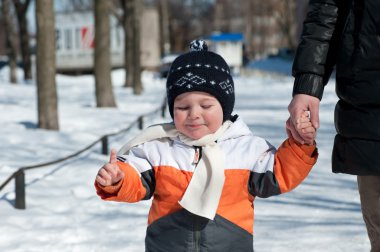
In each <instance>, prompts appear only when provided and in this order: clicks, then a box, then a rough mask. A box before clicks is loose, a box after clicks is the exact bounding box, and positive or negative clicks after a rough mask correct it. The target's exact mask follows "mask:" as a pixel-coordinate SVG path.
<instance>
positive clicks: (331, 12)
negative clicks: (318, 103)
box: [292, 0, 349, 99]
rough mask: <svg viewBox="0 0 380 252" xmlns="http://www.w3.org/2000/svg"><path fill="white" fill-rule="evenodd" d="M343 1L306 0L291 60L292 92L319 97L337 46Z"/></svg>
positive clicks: (330, 71)
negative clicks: (297, 39)
mask: <svg viewBox="0 0 380 252" xmlns="http://www.w3.org/2000/svg"><path fill="white" fill-rule="evenodd" d="M345 1H346V0H311V1H310V3H309V8H308V12H307V16H306V19H305V21H304V23H303V30H302V34H301V38H300V42H299V45H298V47H297V51H296V54H295V58H294V62H293V69H292V74H293V76H294V77H295V81H294V86H293V95H295V94H308V95H311V96H315V97H317V98H319V99H322V95H323V90H324V86H325V85H326V84H327V82H328V80H329V78H330V76H331V73H332V71H333V68H334V65H335V62H336V51H337V46H338V44H339V43H338V42H339V39H340V37H341V32H342V28H343V25H344V22H345V19H346V14H347V8H346V7H347V4H346V3H345ZM347 2H349V1H347Z"/></svg>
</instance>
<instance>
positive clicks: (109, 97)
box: [94, 0, 116, 107]
mask: <svg viewBox="0 0 380 252" xmlns="http://www.w3.org/2000/svg"><path fill="white" fill-rule="evenodd" d="M110 4H111V2H110V1H104V0H95V6H94V16H95V53H94V70H95V87H96V88H95V93H96V106H97V107H116V102H115V98H114V95H113V91H112V79H111V53H110V10H111V6H110Z"/></svg>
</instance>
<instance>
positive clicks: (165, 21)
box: [158, 0, 170, 56]
mask: <svg viewBox="0 0 380 252" xmlns="http://www.w3.org/2000/svg"><path fill="white" fill-rule="evenodd" d="M158 10H159V13H160V34H161V37H160V50H161V56H162V55H166V54H169V53H170V30H169V6H168V0H158Z"/></svg>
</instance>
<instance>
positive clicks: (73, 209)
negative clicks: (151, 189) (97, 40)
mask: <svg viewBox="0 0 380 252" xmlns="http://www.w3.org/2000/svg"><path fill="white" fill-rule="evenodd" d="M287 67H288V68H287V69H290V68H289V66H287ZM285 71H286V70H285ZM112 77H113V85H114V93H115V96H116V99H117V104H118V108H101V109H100V108H96V107H95V90H94V79H93V77H92V76H76V77H69V76H63V75H57V86H58V95H59V121H60V131H58V132H56V131H46V130H41V129H37V128H36V124H37V104H36V87H35V85H34V84H33V83H32V84H17V85H12V84H10V83H8V81H7V79H8V78H7V69H6V68H3V69H2V70H1V71H0V113H1V117H0V118H1V119H0V129H1V130H0V143H1V144H0V184H2V183H3V181H5V180H6V179H7V178H8V177H9V176H10V175H11V174H12V173H13V172H14V171H16V170H17V168H18V167H21V166H26V165H33V164H38V163H42V162H46V161H51V160H54V159H57V158H61V157H64V156H67V155H69V154H72V153H74V152H76V151H77V150H80V149H81V148H83V147H85V146H87V145H88V144H90V143H91V142H93V141H95V140H96V139H98V138H99V137H100V136H101V135H103V134H107V133H112V132H116V131H118V130H120V129H122V128H125V127H127V126H128V124H129V123H130V122H132V121H133V120H135V119H136V118H137V117H138V116H139V115H141V114H144V113H148V112H150V111H152V110H154V109H156V108H157V107H158V106H160V105H161V103H162V101H163V98H164V95H165V83H164V81H163V80H160V79H158V78H156V77H155V75H154V74H152V73H149V72H145V73H144V75H143V83H144V87H145V91H144V93H143V94H142V95H141V96H133V95H132V92H131V90H130V89H125V88H123V87H122V83H123V71H120V70H117V71H114V72H113V75H112ZM292 80H293V79H292V78H291V77H289V76H280V75H278V74H276V75H273V76H271V75H262V76H259V75H251V76H249V77H244V76H240V77H235V89H236V99H237V102H236V107H235V108H236V109H235V112H236V113H237V114H239V115H240V116H242V117H243V119H244V120H245V122H246V123H247V124H248V125H249V126H250V128H251V129H252V131H253V132H254V133H255V134H257V135H259V136H262V137H264V138H266V139H267V140H268V141H269V142H271V143H272V144H273V145H276V146H278V145H280V144H281V142H282V141H283V140H284V139H285V138H286V133H285V128H284V125H285V121H286V119H287V117H288V112H287V105H288V103H289V101H290V99H291V90H292ZM332 82H333V81H332ZM335 102H336V96H335V94H334V85H333V83H330V84H329V85H328V86H327V88H326V89H325V94H324V98H323V101H322V104H321V112H320V119H321V128H320V130H319V131H318V138H317V143H318V148H319V153H320V156H319V160H318V162H317V164H316V165H315V167H314V168H313V170H312V172H311V173H310V175H309V177H308V178H307V179H306V180H305V181H304V183H303V184H301V185H300V186H299V187H297V188H296V189H295V190H294V191H292V192H290V193H287V194H284V195H280V196H276V197H272V198H269V199H259V198H257V199H256V200H255V241H254V244H255V245H254V246H255V251H257V252H277V251H285V252H287V251H292V252H295V251H299V252H304V251H308V252H312V251H314V252H320V251H329V252H338V251H345V252H347V251H352V252H354V251H355V252H357V251H369V241H368V238H367V234H366V230H365V226H364V223H363V220H362V216H361V212H360V203H359V196H358V192H357V185H356V178H355V177H354V176H349V175H342V174H339V175H337V174H332V173H331V171H330V170H331V167H330V160H331V149H332V144H333V138H334V134H335V129H334V125H333V109H334V104H335ZM169 120H170V118H165V119H161V118H160V117H157V118H154V119H152V120H150V121H148V122H147V124H146V125H148V124H150V123H157V122H161V121H169ZM137 131H138V129H137V128H136V129H134V130H132V131H131V132H130V133H127V134H124V135H120V136H116V137H112V138H111V139H110V145H111V147H112V148H116V149H118V148H119V147H121V145H122V144H123V143H125V142H126V141H127V140H128V139H129V138H130V137H131V136H133V135H134V134H136V132H137ZM100 150H101V146H100V145H96V146H95V147H93V148H92V149H90V150H89V151H86V152H84V153H83V154H82V155H80V156H79V157H76V158H73V159H71V160H69V161H66V162H64V163H60V164H57V165H52V166H49V167H45V168H39V169H34V170H28V171H26V205H27V206H26V207H27V208H26V210H17V209H15V208H14V207H13V205H12V204H13V201H14V196H15V195H14V182H13V181H12V182H11V183H10V184H8V185H7V186H6V187H5V188H4V189H3V190H2V191H0V251H6V252H8V251H128V252H134V251H137V252H141V251H144V236H145V229H146V222H147V213H148V210H149V205H150V201H145V202H140V203H135V204H125V203H115V202H105V201H101V200H100V199H99V198H98V197H97V196H96V195H95V190H94V187H93V182H94V178H95V175H96V173H97V170H98V169H99V168H100V167H101V166H102V164H103V163H104V162H106V161H107V159H108V156H105V155H102V154H101V152H100Z"/></svg>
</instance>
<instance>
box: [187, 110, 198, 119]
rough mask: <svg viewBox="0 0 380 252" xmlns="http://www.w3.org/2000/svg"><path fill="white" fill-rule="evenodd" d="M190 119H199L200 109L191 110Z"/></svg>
mask: <svg viewBox="0 0 380 252" xmlns="http://www.w3.org/2000/svg"><path fill="white" fill-rule="evenodd" d="M189 117H190V118H191V119H194V118H198V117H199V109H198V108H191V109H190V111H189Z"/></svg>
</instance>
